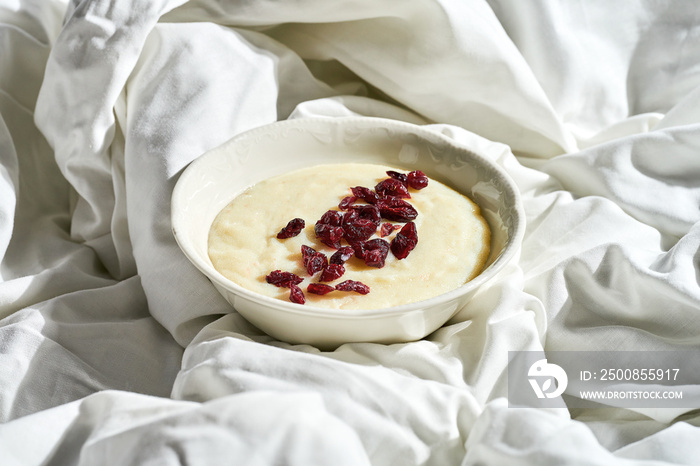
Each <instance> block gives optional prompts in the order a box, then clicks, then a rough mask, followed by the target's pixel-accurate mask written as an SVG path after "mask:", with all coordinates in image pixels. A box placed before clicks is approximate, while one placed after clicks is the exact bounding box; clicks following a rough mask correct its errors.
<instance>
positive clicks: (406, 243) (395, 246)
mask: <svg viewBox="0 0 700 466" xmlns="http://www.w3.org/2000/svg"><path fill="white" fill-rule="evenodd" d="M416 244H418V233H417V231H416V224H415V223H413V222H408V223H407V224H406V225H404V226H403V228H401V231H400V232H398V233H397V234H396V236H395V237H394V239H393V240H392V241H391V252H392V253H393V254H394V256H396V258H397V259H405V258H406V257H407V256H408V254H409V253H410V252H411V251H412V250H413V248H415V247H416Z"/></svg>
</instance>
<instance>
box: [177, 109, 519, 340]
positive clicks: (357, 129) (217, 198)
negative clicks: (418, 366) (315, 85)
mask: <svg viewBox="0 0 700 466" xmlns="http://www.w3.org/2000/svg"><path fill="white" fill-rule="evenodd" d="M344 162H366V163H377V164H384V165H389V166H395V167H397V168H403V169H405V170H406V171H410V170H422V171H423V172H425V173H426V174H427V175H428V176H429V177H431V178H433V179H436V180H438V181H441V182H443V183H445V184H447V185H448V186H451V187H452V188H454V189H456V190H457V191H459V192H461V193H463V194H466V195H467V196H469V197H470V198H471V199H472V200H473V201H475V202H476V203H477V204H479V206H480V207H481V209H482V214H483V215H484V217H485V218H486V220H487V221H488V223H489V225H490V227H491V256H490V258H489V260H488V263H487V267H486V268H485V270H484V271H483V272H482V273H481V274H480V275H478V276H477V277H476V278H474V279H473V280H471V281H470V282H468V283H466V284H464V285H463V286H461V287H459V288H457V289H455V290H453V291H450V292H448V293H444V294H442V295H439V296H437V297H434V298H431V299H426V300H423V301H419V302H415V303H411V304H404V305H400V306H394V307H390V308H386V309H379V310H376V309H375V310H337V309H323V308H317V307H312V306H309V305H308V304H307V305H299V304H293V303H291V302H286V301H282V300H279V299H274V298H270V297H266V296H261V295H259V294H257V293H255V292H252V291H249V290H247V289H245V288H242V287H241V286H239V285H237V284H235V283H233V282H232V281H230V280H228V279H227V278H225V277H224V276H223V275H221V274H220V273H219V272H218V271H217V270H216V269H215V268H214V267H213V265H212V263H211V261H210V259H209V256H208V254H207V236H208V233H209V228H210V226H211V224H212V222H213V220H214V217H215V216H216V215H217V214H218V213H219V211H220V210H221V209H222V208H223V207H224V206H226V205H227V204H228V203H229V202H230V201H231V200H232V199H233V198H234V197H236V195H238V194H239V193H241V192H242V191H243V190H245V189H246V188H247V187H249V186H251V185H253V184H255V183H257V182H259V181H262V180H264V179H266V178H270V177H272V176H275V175H279V174H282V173H286V172H289V171H291V170H295V169H298V168H302V167H307V166H311V165H318V164H329V163H344ZM524 219H525V216H524V214H523V210H522V205H521V201H520V195H519V193H518V190H517V187H516V186H515V184H514V183H513V181H512V180H511V179H510V177H509V176H508V175H507V174H506V173H505V172H504V171H503V170H502V169H501V168H500V167H499V166H497V165H496V164H495V163H493V162H491V161H490V160H488V159H486V158H484V157H483V156H481V155H479V154H475V153H473V152H471V151H470V150H468V149H466V148H464V147H462V146H460V145H457V144H456V143H455V142H454V141H453V140H452V139H450V138H448V137H446V136H444V135H441V134H439V133H437V132H434V131H430V130H428V129H425V128H423V127H420V126H416V125H413V124H409V123H403V122H399V121H394V120H387V119H380V118H367V117H347V118H304V119H296V120H288V121H283V122H278V123H273V124H270V125H266V126H262V127H259V128H255V129H253V130H250V131H247V132H245V133H242V134H240V135H238V136H236V137H234V138H233V139H231V140H229V141H228V142H226V143H224V144H223V145H221V146H219V147H217V148H215V149H213V150H211V151H209V152H207V153H205V154H204V155H202V156H201V157H199V158H198V159H196V160H195V161H194V162H192V163H191V164H190V166H188V167H187V169H185V171H184V172H183V173H182V175H181V176H180V178H179V180H178V182H177V184H176V186H175V189H174V191H173V197H172V229H173V233H174V235H175V239H176V240H177V242H178V244H179V246H180V248H181V249H182V251H183V252H184V254H185V255H186V256H187V257H188V258H189V260H190V261H192V263H193V264H194V265H195V266H196V267H197V268H198V269H199V270H200V271H201V272H202V273H204V274H205V275H206V276H207V277H208V278H209V280H210V281H211V282H212V283H213V284H214V287H215V288H216V289H217V290H218V291H219V292H220V293H221V294H222V295H223V296H224V297H225V298H226V299H227V300H228V301H229V302H230V303H231V305H232V306H233V307H234V308H235V309H236V310H237V311H238V312H239V313H240V314H241V315H242V316H243V317H245V318H246V319H247V320H248V321H249V322H251V323H252V324H253V325H255V326H257V327H258V328H260V329H261V330H263V331H264V332H266V333H267V334H269V335H271V336H272V337H274V338H277V339H279V340H282V341H286V342H290V343H307V344H311V345H315V346H317V347H319V348H332V347H336V346H338V345H340V344H342V343H346V342H380V343H393V342H401V341H410V340H417V339H420V338H422V337H424V336H426V335H428V334H429V333H431V332H433V331H434V330H436V329H438V328H439V327H440V326H442V325H443V324H444V323H445V322H447V321H448V320H449V319H450V318H451V317H452V316H453V315H455V314H456V313H457V312H459V311H460V310H461V309H462V308H463V307H464V306H465V305H467V304H468V302H469V300H470V298H471V297H472V296H473V294H474V293H475V291H476V290H477V288H479V287H480V286H481V285H482V284H484V283H485V282H487V281H488V280H491V279H492V278H493V277H494V275H496V273H497V272H498V271H499V270H501V269H502V268H503V266H504V265H505V264H506V263H508V262H509V261H510V260H511V259H512V258H513V257H514V256H515V255H516V252H517V250H518V249H519V247H520V243H521V241H522V236H523V231H524V228H525V220H524Z"/></svg>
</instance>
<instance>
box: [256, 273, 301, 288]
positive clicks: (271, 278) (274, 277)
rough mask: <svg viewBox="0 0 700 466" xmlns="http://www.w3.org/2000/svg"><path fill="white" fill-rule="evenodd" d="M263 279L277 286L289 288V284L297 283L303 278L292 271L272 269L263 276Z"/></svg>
mask: <svg viewBox="0 0 700 466" xmlns="http://www.w3.org/2000/svg"><path fill="white" fill-rule="evenodd" d="M265 280H266V281H267V283H270V284H272V285H275V286H279V287H280V288H290V287H291V285H298V284H299V283H301V282H302V281H303V280H304V279H303V278H301V277H300V276H299V275H297V274H294V273H292V272H282V271H281V270H274V271H272V272H270V274H269V275H267V276H266V277H265Z"/></svg>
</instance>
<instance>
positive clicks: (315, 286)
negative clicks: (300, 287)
mask: <svg viewBox="0 0 700 466" xmlns="http://www.w3.org/2000/svg"><path fill="white" fill-rule="evenodd" d="M334 290H335V287H334V286H330V285H326V284H324V283H309V286H307V287H306V291H308V292H309V293H312V294H319V295H324V294H328V293H330V292H331V291H334Z"/></svg>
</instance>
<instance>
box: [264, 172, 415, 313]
mask: <svg viewBox="0 0 700 466" xmlns="http://www.w3.org/2000/svg"><path fill="white" fill-rule="evenodd" d="M386 174H387V175H388V178H386V179H384V180H382V181H380V182H379V183H377V185H376V186H375V187H374V189H370V188H366V187H363V186H355V187H353V188H350V195H348V196H345V197H344V198H343V199H342V200H341V201H340V203H339V204H338V209H339V210H335V209H331V210H328V211H327V212H326V213H324V214H323V215H322V216H321V218H320V219H318V221H316V224H315V225H314V233H315V234H316V238H317V239H318V240H319V241H320V242H321V243H323V244H325V245H326V246H328V247H331V248H333V249H335V252H334V253H333V254H332V255H331V256H330V258H328V257H327V256H326V255H325V254H323V253H322V252H318V251H317V250H315V249H314V248H312V247H311V246H307V245H302V246H301V260H302V263H303V265H304V268H305V269H306V272H307V273H308V275H309V276H311V277H313V276H314V275H317V274H318V282H316V283H310V284H309V285H308V286H307V287H306V291H307V292H308V293H312V294H317V295H325V294H327V293H330V292H332V291H350V292H355V293H360V294H363V295H364V294H367V293H369V287H368V286H367V285H365V284H364V283H361V282H359V281H355V280H345V281H343V282H341V283H338V284H337V285H335V286H332V285H329V284H327V283H328V282H332V281H335V280H338V279H339V278H340V277H342V276H343V274H344V273H345V265H344V264H345V262H347V261H348V260H350V258H352V257H353V256H354V257H356V258H358V259H359V260H362V261H364V263H365V264H366V265H368V266H370V267H377V268H382V267H384V264H385V262H386V258H387V256H388V255H389V252H391V253H392V254H393V255H394V256H395V257H396V258H397V259H405V258H406V257H408V255H409V253H410V252H411V251H412V250H413V248H415V247H416V244H417V243H418V234H417V232H416V225H415V223H413V220H415V218H416V216H417V215H418V212H417V211H416V209H415V208H414V207H413V206H412V205H411V204H410V203H409V202H408V201H407V199H411V193H410V191H409V189H413V190H420V189H423V188H425V187H426V186H427V185H428V177H427V176H426V175H425V173H423V172H422V171H420V170H414V171H412V172H410V173H399V172H396V171H393V170H389V171H387V172H386ZM383 220H388V221H383ZM390 222H398V223H403V225H397V224H396V223H390ZM305 227H306V222H305V221H304V220H303V219H301V218H294V219H292V220H290V221H289V223H287V225H286V226H285V227H284V228H282V230H280V232H279V233H278V234H277V238H278V239H287V238H292V237H294V236H297V235H298V234H299V233H301V231H302V230H303V229H304V228H305ZM377 230H379V234H378V237H376V238H372V236H374V235H376V234H377ZM394 231H398V233H396V235H395V236H394V237H393V239H392V240H391V242H389V241H387V240H386V239H384V238H386V237H388V236H389V235H391V234H392V233H393V232H394ZM344 243H345V244H344ZM265 279H266V280H267V282H268V283H270V284H272V285H275V286H278V287H282V288H289V290H290V293H289V300H290V301H292V302H293V303H297V304H304V303H305V302H306V297H305V296H304V292H303V290H302V289H301V287H299V284H300V283H301V282H302V281H304V279H303V278H301V277H300V276H298V275H296V274H294V273H292V272H283V271H281V270H275V271H273V272H270V274H269V275H267V276H266V277H265Z"/></svg>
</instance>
